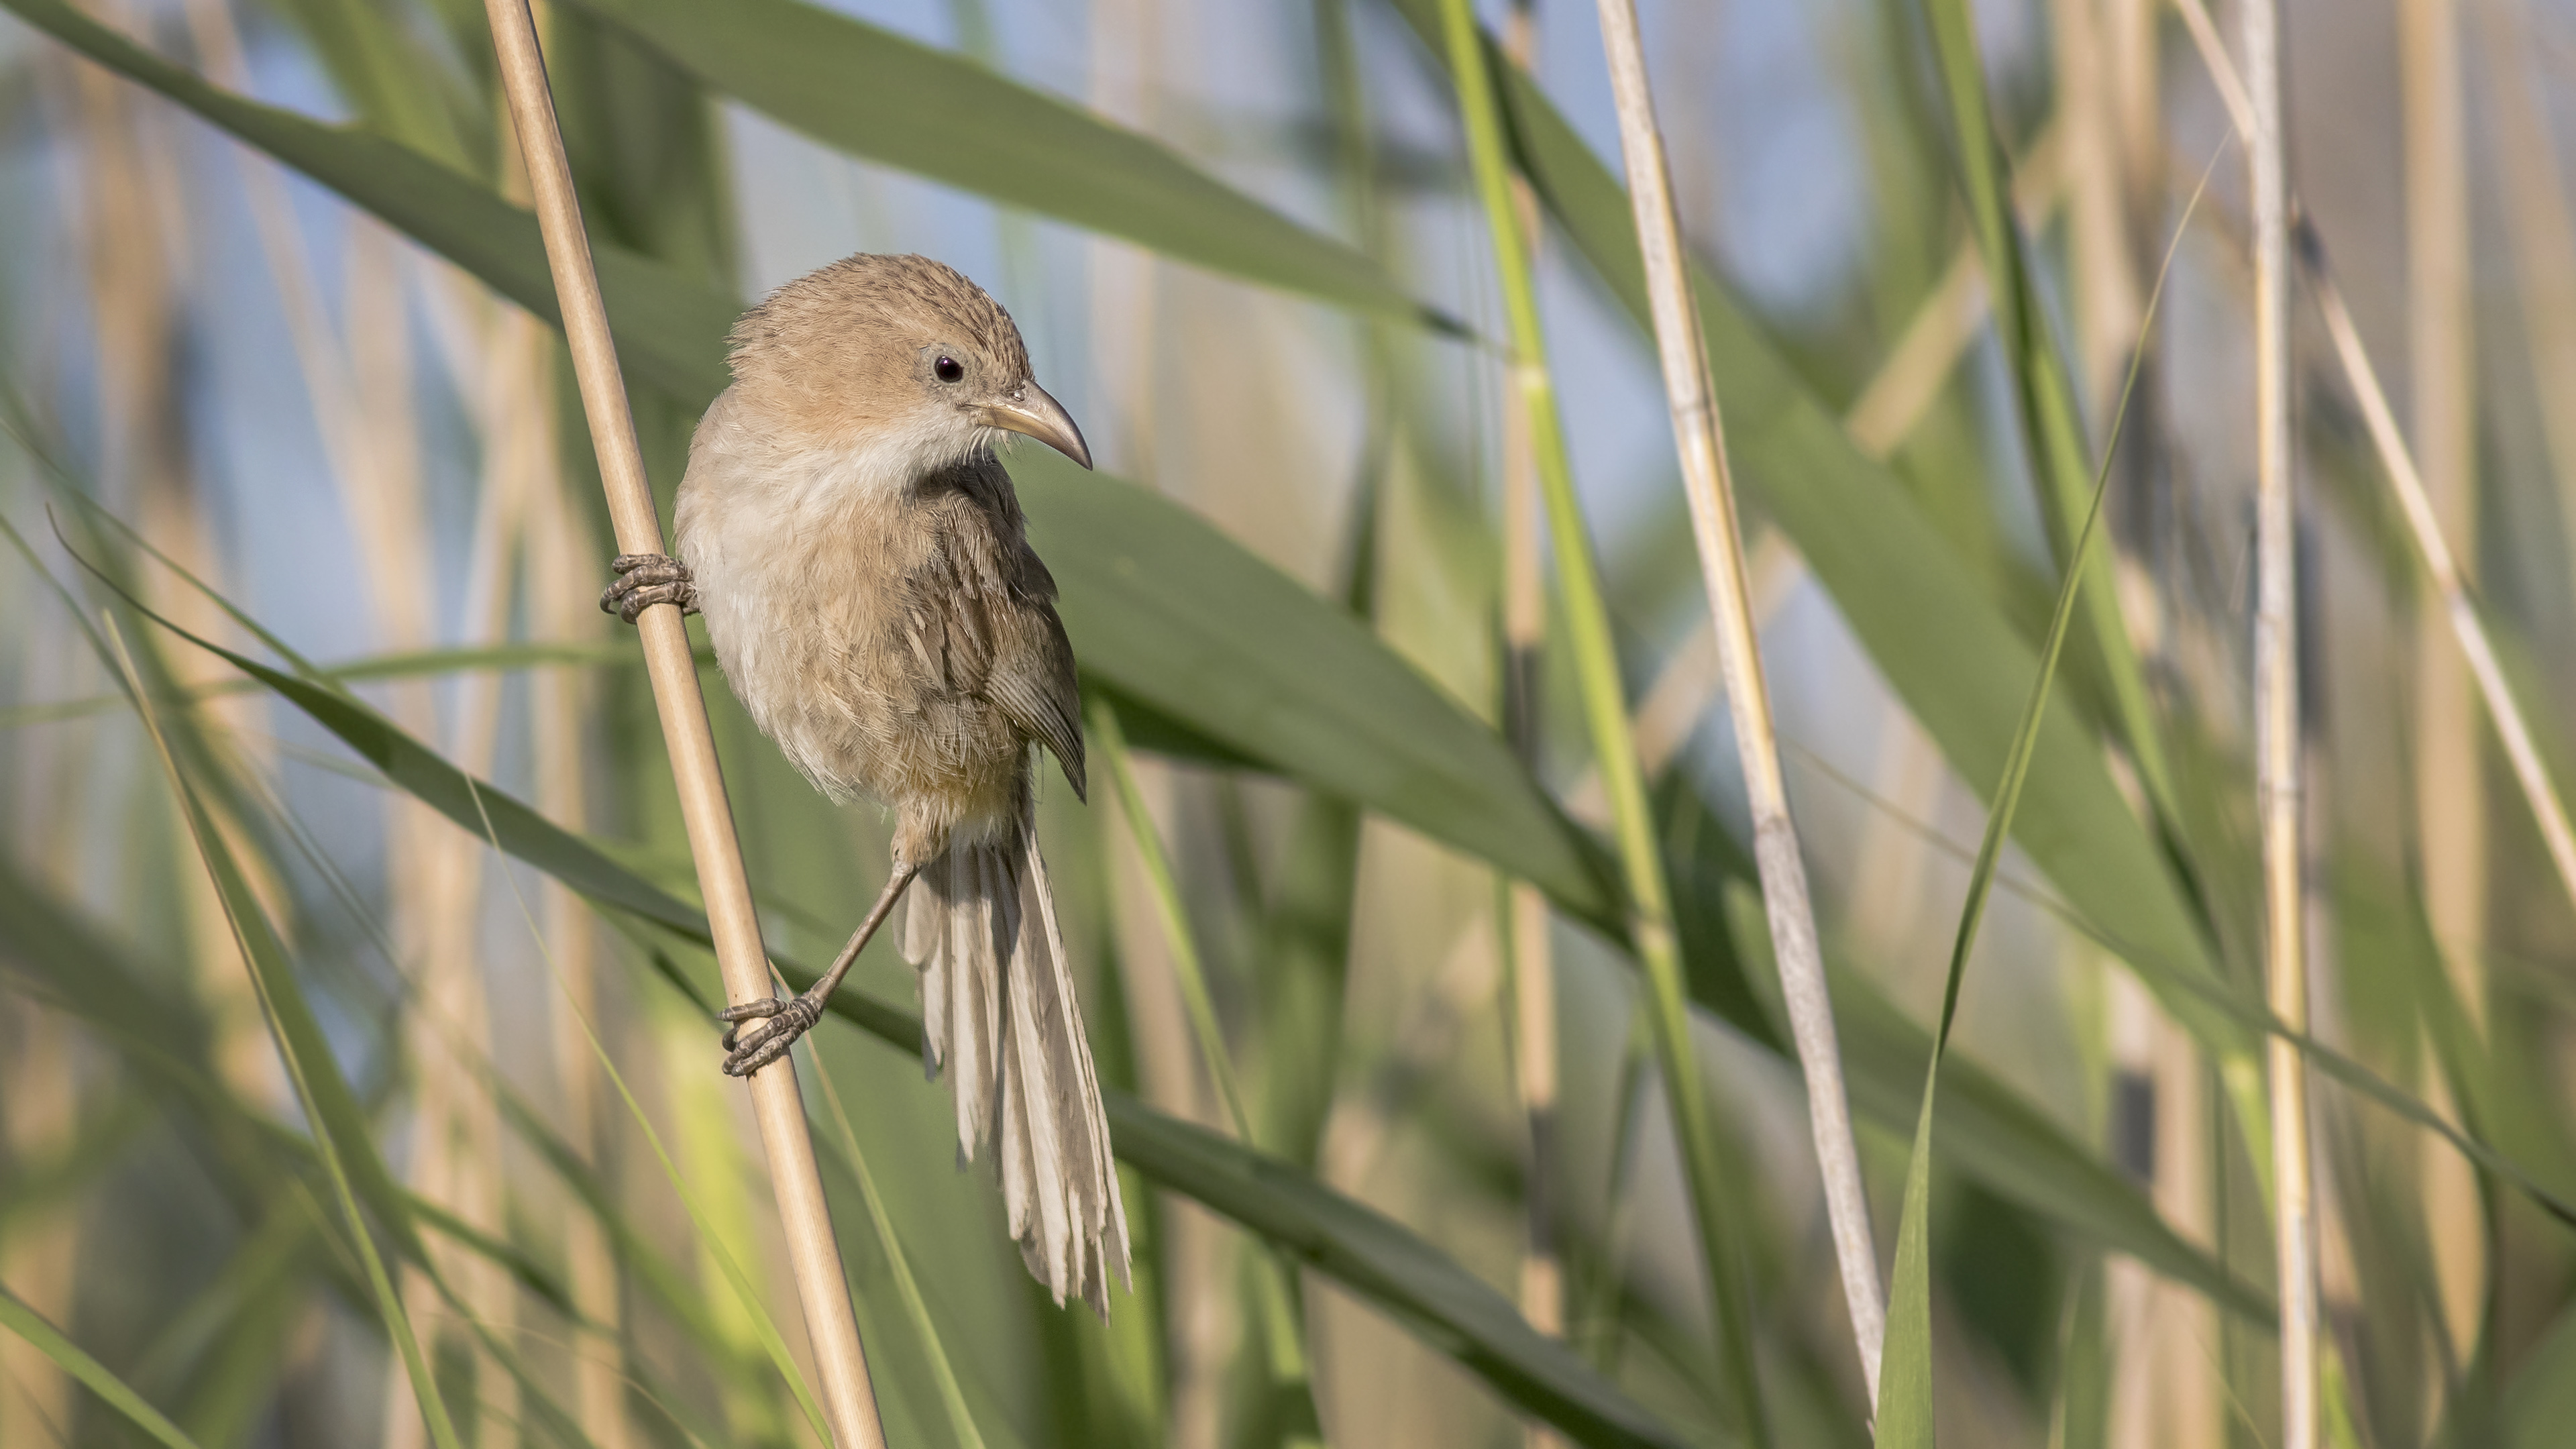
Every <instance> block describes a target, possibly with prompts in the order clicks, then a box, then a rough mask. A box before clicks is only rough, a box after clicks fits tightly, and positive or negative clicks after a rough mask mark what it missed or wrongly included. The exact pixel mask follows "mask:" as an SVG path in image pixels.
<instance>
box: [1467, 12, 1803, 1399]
mask: <svg viewBox="0 0 2576 1449" xmlns="http://www.w3.org/2000/svg"><path fill="white" fill-rule="evenodd" d="M1441 19H1442V23H1443V30H1444V34H1445V38H1446V40H1447V44H1448V50H1449V61H1450V69H1451V71H1452V72H1453V74H1454V76H1455V79H1456V82H1457V87H1458V109H1459V115H1460V119H1461V122H1462V124H1463V126H1464V129H1465V131H1466V133H1467V144H1468V152H1469V156H1470V159H1471V160H1472V162H1473V164H1474V168H1475V177H1476V189H1477V192H1478V195H1479V197H1480V199H1481V200H1482V202H1483V204H1484V209H1485V222H1486V231H1487V234H1488V235H1489V237H1490V238H1491V240H1492V243H1493V248H1494V270H1495V273H1496V275H1497V278H1498V280H1499V281H1500V282H1501V284H1502V290H1503V303H1504V310H1505V313H1506V314H1507V316H1508V318H1509V321H1510V327H1511V349H1512V360H1511V371H1510V378H1511V385H1512V386H1513V387H1514V388H1515V389H1516V390H1517V391H1518V392H1519V393H1520V395H1521V398H1522V402H1523V404H1524V406H1525V407H1526V408H1527V410H1528V416H1529V422H1530V438H1531V445H1532V446H1531V452H1532V455H1533V457H1534V458H1535V460H1536V463H1537V467H1538V476H1539V485H1540V490H1541V492H1542V494H1543V496H1544V497H1545V499H1546V502H1547V516H1548V529H1549V532H1550V533H1551V535H1552V536H1553V537H1554V540H1555V545H1556V567H1557V581H1558V586H1559V591H1560V593H1561V595H1562V597H1563V599H1564V607H1565V615H1566V622H1567V625H1568V626H1569V628H1570V629H1571V631H1572V632H1571V635H1570V637H1569V639H1568V641H1567V642H1568V644H1569V645H1570V646H1571V650H1570V652H1571V653H1572V655H1573V657H1574V662H1575V672H1576V677H1577V684H1578V687H1579V689H1580V691H1581V693H1582V697H1583V706H1584V715H1585V720H1586V723H1587V724H1588V726H1589V729H1590V732H1591V736H1592V749H1593V753H1594V755H1595V757H1596V758H1597V760H1598V761H1599V763H1600V767H1601V778H1602V783H1603V785H1604V787H1605V788H1606V790H1607V791H1608V794H1609V797H1610V809H1611V815H1612V817H1613V819H1614V821H1615V823H1616V826H1615V828H1616V835H1617V838H1618V845H1619V854H1620V858H1621V861H1622V864H1623V865H1624V867H1625V873H1626V876H1627V888H1628V928H1629V936H1630V939H1631V941H1632V942H1633V943H1634V945H1635V948H1636V952H1637V958H1638V961H1639V964H1640V965H1642V966H1643V967H1644V968H1645V973H1646V983H1647V997H1646V999H1647V1006H1648V1009H1649V1011H1650V1013H1651V1015H1652V1018H1653V1026H1654V1033H1653V1035H1654V1041H1655V1052H1656V1056H1657V1059H1658V1061H1659V1062H1660V1064H1661V1066H1662V1068H1663V1077H1664V1090H1665V1095H1666V1097H1667V1098H1668V1105H1669V1106H1670V1108H1671V1110H1672V1114H1673V1130H1674V1135H1675V1137H1676V1138H1677V1139H1678V1141H1677V1142H1676V1144H1675V1145H1676V1146H1677V1148H1678V1149H1679V1152H1680V1156H1681V1159H1682V1163H1683V1166H1684V1176H1685V1178H1686V1180H1687V1181H1688V1183H1689V1186H1690V1197H1691V1209H1692V1217H1693V1220H1694V1225H1695V1226H1696V1228H1697V1231H1698V1238H1699V1249H1700V1256H1701V1260H1702V1262H1701V1266H1702V1268H1703V1269H1704V1270H1705V1271H1706V1272H1707V1274H1708V1287H1709V1299H1710V1304H1709V1306H1710V1310H1711V1314H1712V1316H1713V1317H1714V1318H1715V1320H1716V1323H1717V1336H1718V1350H1719V1358H1720V1369H1721V1371H1722V1372H1723V1374H1724V1375H1725V1378H1726V1382H1727V1387H1728V1389H1729V1391H1730V1393H1731V1395H1732V1397H1733V1399H1734V1402H1735V1407H1736V1409H1737V1411H1738V1412H1739V1413H1741V1414H1742V1416H1743V1428H1744V1430H1745V1437H1746V1438H1747V1439H1748V1440H1750V1441H1751V1442H1752V1443H1754V1444H1755V1445H1757V1446H1758V1445H1767V1444H1768V1443H1770V1441H1771V1432H1770V1422H1769V1415H1768V1414H1767V1413H1766V1412H1765V1411H1764V1408H1763V1401H1762V1385H1761V1377H1760V1374H1759V1372H1758V1370H1757V1368H1756V1365H1755V1359H1754V1351H1753V1343H1752V1323H1751V1314H1750V1311H1749V1309H1748V1307H1747V1305H1746V1302H1745V1292H1744V1288H1743V1285H1742V1283H1741V1281H1740V1280H1739V1278H1738V1264H1737V1262H1736V1259H1735V1254H1736V1251H1737V1249H1736V1244H1735V1242H1734V1241H1733V1236H1732V1234H1731V1233H1730V1232H1729V1231H1728V1229H1727V1222H1726V1184H1725V1182H1724V1180H1723V1177H1722V1169H1721V1168H1720V1166H1719V1163H1718V1157H1717V1149H1716V1142H1715V1138H1714V1136H1713V1128H1712V1124H1711V1123H1710V1120H1709V1102H1708V1098H1707V1096H1706V1094H1705V1092H1704V1090H1703V1087H1702V1084H1701V1081H1700V1073H1699V1062H1698V1057H1697V1054H1696V1052H1695V1050H1694V1048H1693V1046H1692V1044H1691V1036H1690V1031H1691V1027H1690V1015H1689V1007H1688V1005H1687V998H1686V996H1685V993H1684V990H1683V986H1682V962H1681V950H1680V943H1679V941H1678V939H1677V938H1676V936H1675V934H1674V930H1673V917H1672V907H1671V903H1670V899H1669V896H1668V894H1667V890H1666V885H1665V879H1664V862H1663V852H1662V848H1661V845H1660V842H1659V841H1658V840H1657V837H1656V834H1655V825H1654V819H1653V816H1652V813H1651V808H1650V806H1649V804H1648V802H1647V798H1646V782H1645V777H1644V773H1643V771H1642V770H1641V768H1640V767H1639V764H1638V760H1637V748H1636V742H1635V740H1634V738H1633V737H1632V736H1631V734H1630V732H1629V727H1628V702H1627V696H1626V692H1625V686H1624V684H1623V683H1622V681H1621V679H1620V674H1619V656H1618V652H1617V645H1616V644H1615V643H1614V642H1613V640H1612V637H1611V632H1610V617H1609V611H1608V608H1607V606H1606V605H1605V604H1604V602H1603V600H1602V596H1601V582H1600V578H1599V576H1598V573H1597V570H1596V565H1595V564H1594V562H1593V557H1592V546H1591V539H1590V536H1589V534H1588V532H1587V530H1586V528H1585V525H1584V521H1583V508H1582V503H1581V500H1579V499H1578V498H1577V497H1576V496H1575V492H1574V474H1573V469H1572V467H1571V465H1570V464H1569V462H1568V460H1567V458H1566V452H1565V438H1564V433H1563V431H1562V425H1561V423H1560V421H1559V419H1558V417H1557V412H1556V390H1555V384H1554V382H1553V381H1552V380H1551V378H1550V377H1549V375H1548V368H1547V347H1546V340H1545V336H1544V334H1543V332H1542V330H1541V328H1540V325H1539V316H1538V292H1537V288H1536V286H1535V285H1534V284H1533V281H1532V278H1531V275H1530V268H1529V262H1528V258H1527V255H1526V254H1525V252H1524V250H1523V249H1522V247H1521V234H1520V222H1519V218H1518V217H1517V216H1515V215H1514V214H1513V211H1512V200H1511V185H1510V177H1509V164H1508V162H1507V161H1506V159H1505V151H1504V141H1503V126H1502V117H1501V114H1500V112H1499V111H1498V109H1497V107H1496V102H1495V97H1494V93H1493V84H1492V76H1491V74H1490V73H1489V72H1488V71H1487V70H1486V68H1485V66H1486V62H1485V55H1484V51H1483V48H1482V45H1481V43H1480V41H1479V38H1478V35H1477V30H1476V19H1475V14H1474V11H1473V9H1472V8H1471V6H1470V5H1469V3H1468V0H1443V3H1442V5H1441Z"/></svg>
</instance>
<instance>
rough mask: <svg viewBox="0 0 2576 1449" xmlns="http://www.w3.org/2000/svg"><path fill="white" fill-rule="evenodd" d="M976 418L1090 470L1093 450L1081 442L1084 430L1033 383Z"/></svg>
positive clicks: (994, 404)
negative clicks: (1061, 455)
mask: <svg viewBox="0 0 2576 1449" xmlns="http://www.w3.org/2000/svg"><path fill="white" fill-rule="evenodd" d="M976 415H977V418H978V420H979V421H981V422H982V423H983V424H984V426H986V427H988V428H1007V429H1009V430H1010V431H1012V432H1014V433H1021V434H1025V435H1027V436H1029V437H1032V438H1035V439H1037V440H1038V441H1039V442H1041V443H1044V444H1046V445H1047V446H1048V447H1050V448H1053V449H1055V450H1056V451H1057V452H1059V453H1062V454H1064V455H1065V456H1066V457H1068V458H1071V459H1072V460H1073V461H1075V462H1077V463H1080V464H1081V465H1082V466H1084V467H1085V468H1088V467H1090V466H1091V447H1090V445H1089V444H1087V443H1085V442H1083V441H1082V429H1080V428H1078V427H1075V426H1074V425H1073V415H1072V414H1071V413H1068V412H1066V411H1065V410H1064V405H1063V404H1062V403H1059V402H1057V401H1056V400H1055V399H1054V398H1051V397H1049V396H1047V395H1046V389H1044V388H1042V387H1040V386H1038V385H1037V384H1036V383H1034V382H1032V383H1025V384H1022V385H1021V387H1020V390H1019V391H1018V392H1015V393H1013V394H1012V395H1011V396H1010V397H1008V398H1005V399H1004V400H1002V401H1001V402H997V403H987V404H985V405H984V406H983V407H981V408H979V409H977V410H976Z"/></svg>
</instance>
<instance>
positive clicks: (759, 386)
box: [731, 253, 1091, 473]
mask: <svg viewBox="0 0 2576 1449" xmlns="http://www.w3.org/2000/svg"><path fill="white" fill-rule="evenodd" d="M731 340H732V348H733V354H732V356H733V372H734V378H735V382H736V385H737V388H738V390H740V391H742V392H743V393H744V395H745V401H746V402H748V403H750V404H751V405H753V406H755V407H757V408H759V409H760V410H761V412H762V414H763V415H764V416H765V417H767V418H768V419H769V420H770V421H771V422H772V423H773V424H774V425H777V426H780V427H783V428H787V429H791V430H793V431H794V432H796V433H799V434H803V435H808V436H810V437H811V438H812V439H813V440H814V441H816V442H818V443H825V444H855V445H865V446H867V447H869V448H871V449H877V448H885V447H889V446H891V447H894V448H897V449H899V450H900V451H901V452H902V454H903V455H904V461H905V462H906V463H907V464H908V465H909V466H908V468H907V471H910V472H915V473H918V472H925V471H929V470H931V469H935V468H940V467H945V466H948V465H950V464H953V463H956V462H960V461H962V460H964V459H966V458H968V457H971V456H973V455H974V454H976V453H979V452H983V451H986V450H988V449H990V448H991V447H992V446H993V445H994V444H995V443H997V442H999V441H1001V439H1000V438H999V436H998V433H999V432H1012V433H1019V434H1023V435H1025V436H1028V437H1032V438H1035V439H1037V440H1038V441H1039V442H1042V443H1044V444H1046V445H1047V446H1048V447H1050V448H1053V449H1055V450H1056V451H1058V452H1060V453H1062V454H1064V455H1065V456H1066V457H1068V458H1071V459H1072V460H1073V461H1075V462H1077V463H1079V464H1081V465H1082V466H1083V467H1085V468H1088V467H1090V466H1091V449H1090V447H1089V446H1088V445H1086V444H1085V443H1084V442H1083V441H1082V429H1080V428H1079V427H1076V426H1075V425H1074V421H1073V418H1072V416H1071V415H1070V414H1068V413H1066V412H1065V410H1064V408H1063V406H1062V405H1061V404H1059V403H1057V402H1056V400H1055V399H1054V398H1051V397H1049V396H1047V394H1046V389H1044V388H1041V387H1039V386H1038V385H1037V381H1036V379H1034V378H1032V377H1031V376H1030V375H1029V353H1028V348H1027V347H1026V346H1024V345H1023V344H1022V343H1021V341H1020V329H1019V328H1018V327H1017V326H1016V325H1014V324H1013V323H1012V321H1011V314H1010V313H1008V312H1006V311H1004V310H1002V305H1001V304H1000V303H998V302H996V301H994V300H993V299H992V298H991V297H990V296H989V295H987V294H986V293H985V291H984V289H983V288H981V287H978V286H976V285H975V284H974V283H973V282H971V281H969V280H967V279H966V277H965V276H964V275H963V274H961V273H959V272H958V271H957V270H956V269H955V268H953V267H950V266H947V265H945V264H943V263H940V262H934V261H932V260H930V259H929V258H927V257H916V256H875V255H869V254H865V253H862V254H861V255H858V256H854V257H847V258H844V259H843V260H841V261H837V262H834V263H832V264H831V265H830V266H827V267H824V268H823V269H821V270H820V271H816V272H812V273H809V274H808V275H806V276H803V277H800V278H798V279H797V280H795V281H793V282H790V283H788V284H787V285H786V286H783V287H781V288H779V289H778V290H777V291H775V292H772V293H771V294H770V295H769V298H768V300H766V301H764V302H762V303H761V304H760V305H759V306H757V307H755V308H753V309H752V310H751V311H750V312H748V313H745V314H744V316H743V319H742V321H741V322H739V323H737V324H736V325H735V327H734V329H733V336H732V339H731Z"/></svg>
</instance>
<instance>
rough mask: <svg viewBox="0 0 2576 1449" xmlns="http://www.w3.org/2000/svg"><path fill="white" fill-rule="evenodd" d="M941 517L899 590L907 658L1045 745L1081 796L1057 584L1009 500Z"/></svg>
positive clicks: (967, 504) (947, 507)
mask: <svg viewBox="0 0 2576 1449" xmlns="http://www.w3.org/2000/svg"><path fill="white" fill-rule="evenodd" d="M993 471H994V472H996V473H999V472H1000V471H1001V470H1000V469H999V468H998V467H996V468H995V469H994V470H993ZM1004 486H1005V487H1007V483H1005V485H1004ZM979 491H980V490H979ZM941 511H942V512H943V513H944V514H946V517H945V519H943V522H944V523H945V524H946V525H947V526H945V527H943V528H941V529H940V530H939V539H940V546H939V547H938V548H937V549H935V550H934V551H933V552H932V554H931V555H930V557H928V558H926V559H924V560H923V562H922V564H921V566H920V567H919V568H918V569H917V570H916V572H915V574H914V577H913V579H912V580H911V581H910V582H911V587H910V588H909V589H907V590H906V592H907V594H908V595H909V599H908V603H909V614H910V619H909V624H910V629H911V633H912V645H913V648H914V650H915V651H916V652H917V653H919V654H920V655H921V656H922V659H923V662H924V663H925V664H935V672H936V673H937V674H939V675H941V676H943V677H944V678H945V680H946V682H947V684H948V687H950V688H952V689H955V690H958V691H960V692H963V693H968V694H975V695H979V696H981V697H983V698H984V699H986V700H989V701H991V702H992V704H993V705H994V706H995V707H996V708H998V709H1000V710H1001V711H1002V713H1003V715H1004V716H1005V717H1007V718H1008V719H1009V720H1010V721H1011V723H1013V724H1015V725H1017V726H1019V727H1020V729H1021V730H1022V731H1023V732H1024V733H1026V734H1027V735H1028V736H1029V737H1030V738H1031V739H1034V740H1036V741H1038V742H1039V743H1040V744H1043V745H1045V746H1046V747H1047V749H1048V750H1049V751H1051V752H1053V754H1054V755H1055V757H1056V762H1057V763H1058V764H1059V765H1061V766H1062V767H1063V768H1064V777H1065V779H1066V780H1067V781H1069V782H1071V784H1072V785H1073V793H1074V794H1075V796H1076V797H1078V798H1080V797H1085V795H1086V784H1085V772H1084V769H1083V748H1082V696H1081V691H1080V689H1079V687H1078V686H1077V685H1076V684H1075V682H1074V666H1073V641H1072V640H1071V639H1069V638H1067V637H1066V635H1065V632H1064V621H1063V620H1061V619H1059V618H1057V617H1056V612H1055V603H1054V600H1055V579H1054V577H1053V576H1052V575H1050V574H1049V573H1048V572H1047V568H1046V565H1045V564H1043V563H1041V562H1039V561H1038V556H1037V554H1036V552H1035V551H1033V550H1032V549H1030V547H1029V546H1028V541H1027V540H1026V538H1024V537H1023V536H1022V535H1021V532H1020V529H1019V526H1018V525H1019V510H1018V508H1017V506H1016V504H1015V502H1014V501H1013V500H1012V499H1011V498H1010V497H1009V495H1008V494H1007V493H1004V494H1002V495H1001V496H1000V497H999V498H974V497H972V496H971V494H970V495H964V496H957V497H954V498H953V499H951V500H948V501H945V502H944V503H943V506H942V508H941Z"/></svg>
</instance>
